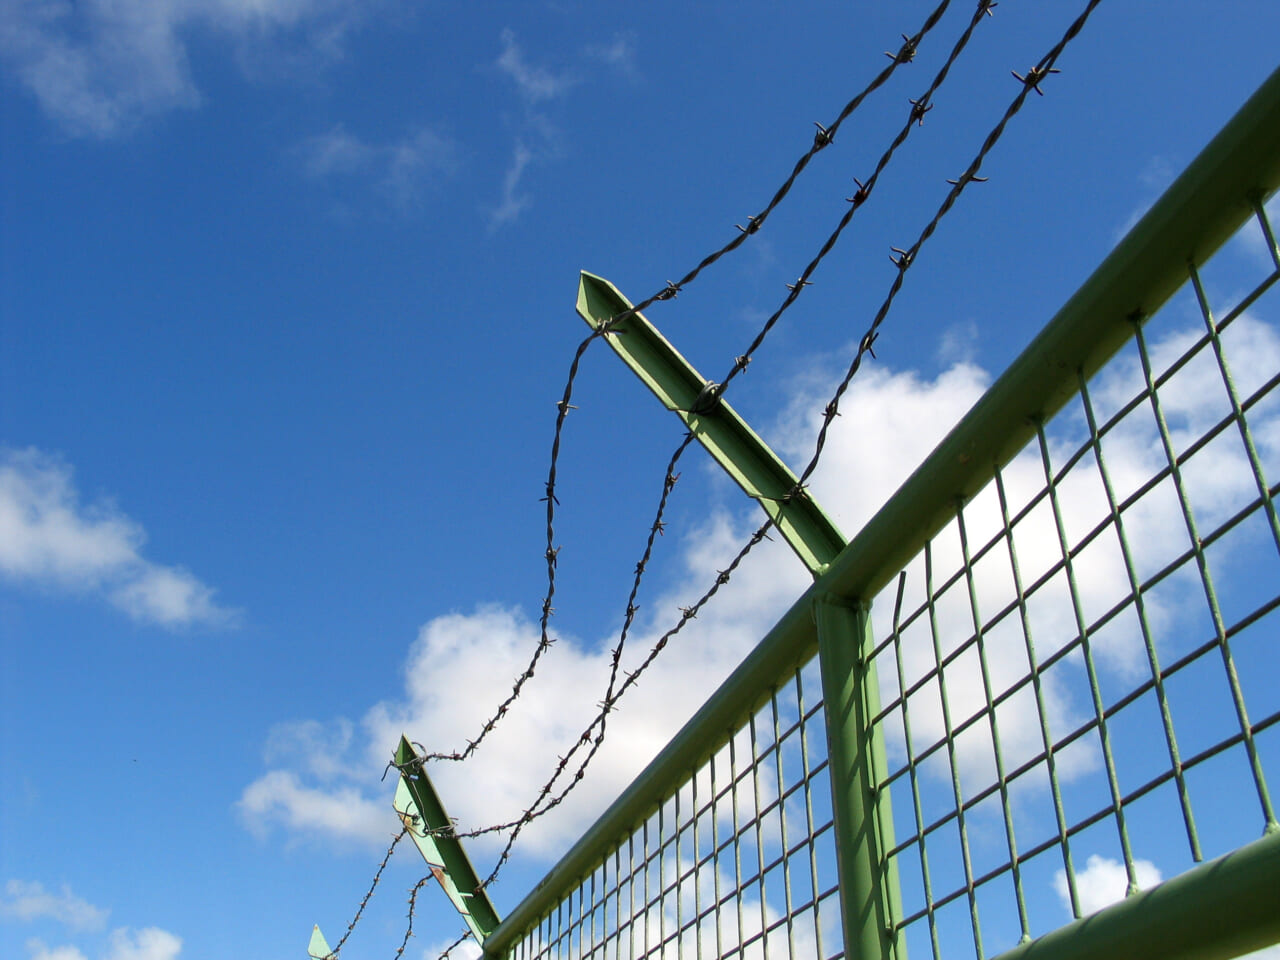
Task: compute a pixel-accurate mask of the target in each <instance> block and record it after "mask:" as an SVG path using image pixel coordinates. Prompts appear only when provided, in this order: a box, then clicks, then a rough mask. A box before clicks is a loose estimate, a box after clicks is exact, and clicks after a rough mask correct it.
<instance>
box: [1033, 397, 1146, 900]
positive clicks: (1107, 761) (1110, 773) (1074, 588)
mask: <svg viewBox="0 0 1280 960" xmlns="http://www.w3.org/2000/svg"><path fill="white" fill-rule="evenodd" d="M1036 436H1037V437H1038V438H1039V440H1040V461H1041V463H1042V464H1043V465H1044V478H1045V483H1046V485H1047V489H1048V492H1049V506H1050V508H1051V509H1052V510H1053V523H1054V527H1055V528H1056V530H1057V533H1058V547H1059V549H1060V550H1061V551H1062V563H1063V569H1064V571H1065V572H1066V575H1067V589H1068V590H1069V591H1070V594H1071V608H1072V611H1073V612H1074V613H1075V618H1076V630H1077V631H1079V636H1080V649H1081V651H1082V652H1083V654H1084V664H1085V671H1086V673H1087V674H1088V678H1089V693H1090V696H1091V697H1092V698H1093V712H1094V717H1095V719H1096V721H1097V724H1098V739H1099V740H1100V741H1101V742H1102V760H1103V765H1104V766H1105V768H1106V771H1107V786H1108V788H1109V789H1110V791H1111V810H1112V813H1113V814H1114V816H1115V820H1116V831H1117V832H1118V833H1119V835H1120V850H1121V853H1122V854H1123V855H1124V868H1125V872H1126V873H1127V874H1128V877H1129V885H1128V889H1127V891H1126V896H1127V895H1128V894H1132V893H1136V892H1137V891H1138V874H1137V868H1136V867H1135V866H1134V862H1133V849H1132V847H1131V846H1130V843H1129V829H1128V827H1127V825H1126V824H1125V817H1124V804H1123V802H1122V800H1121V796H1120V780H1119V777H1118V776H1117V775H1116V760H1115V755H1114V754H1113V753H1112V750H1111V735H1110V733H1109V731H1108V730H1107V716H1106V709H1105V707H1104V706H1103V703H1102V688H1101V686H1100V685H1099V683H1098V668H1097V665H1096V664H1095V663H1094V661H1093V645H1092V643H1090V641H1089V628H1088V626H1086V624H1085V616H1084V603H1083V602H1082V601H1081V599H1080V590H1079V587H1078V585H1077V584H1076V574H1075V564H1074V562H1073V561H1072V559H1071V546H1070V544H1069V543H1068V542H1067V527H1066V523H1065V522H1064V521H1063V519H1062V505H1061V504H1060V503H1059V502H1058V485H1057V481H1055V480H1054V477H1053V466H1052V464H1051V463H1050V461H1049V439H1048V437H1046V436H1045V432H1044V422H1043V421H1042V420H1039V419H1037V420H1036Z"/></svg>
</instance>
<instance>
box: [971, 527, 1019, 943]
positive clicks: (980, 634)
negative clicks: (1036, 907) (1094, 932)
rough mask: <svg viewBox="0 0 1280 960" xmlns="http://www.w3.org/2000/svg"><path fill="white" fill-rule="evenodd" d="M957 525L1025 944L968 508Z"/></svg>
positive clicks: (1010, 815) (1010, 813)
mask: <svg viewBox="0 0 1280 960" xmlns="http://www.w3.org/2000/svg"><path fill="white" fill-rule="evenodd" d="M956 524H957V526H958V528H959V532H960V555H961V557H962V558H963V559H964V579H965V585H966V586H967V588H968V591H969V612H970V615H971V616H972V618H973V631H974V637H975V639H976V640H977V647H978V666H979V668H980V670H981V672H982V692H983V695H984V696H985V697H986V700H987V724H988V726H989V727H990V728H991V748H992V752H993V753H994V754H995V759H996V783H997V785H998V786H999V788H1000V808H1001V810H1002V812H1003V814H1004V831H1005V839H1006V841H1007V842H1008V845H1009V869H1010V870H1011V871H1012V873H1013V892H1014V899H1015V900H1016V901H1017V904H1018V923H1019V924H1020V925H1021V927H1022V936H1021V941H1022V942H1024V943H1025V942H1026V941H1029V940H1030V939H1031V925H1030V923H1029V922H1028V921H1027V900H1026V896H1025V895H1024V893H1023V890H1022V868H1021V867H1020V866H1019V865H1018V841H1017V838H1016V837H1015V835H1014V829H1013V809H1012V807H1011V806H1010V805H1009V784H1008V781H1007V780H1006V779H1005V774H1004V754H1003V753H1002V751H1001V749H1000V724H999V723H998V722H997V721H996V708H995V691H994V690H993V689H992V688H991V670H990V667H989V666H988V664H987V646H986V638H985V634H984V631H983V628H982V614H981V612H980V611H979V610H978V585H977V583H976V581H975V579H974V576H973V559H972V557H971V555H970V553H969V537H968V532H967V530H966V527H965V522H964V507H963V505H962V504H961V503H959V502H957V504H956Z"/></svg>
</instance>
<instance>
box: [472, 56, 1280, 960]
mask: <svg viewBox="0 0 1280 960" xmlns="http://www.w3.org/2000/svg"><path fill="white" fill-rule="evenodd" d="M1277 186H1280V71H1277V72H1276V73H1275V74H1273V75H1272V76H1271V77H1270V78H1269V79H1268V80H1267V82H1266V83H1265V84H1264V85H1263V86H1262V88H1260V89H1259V91H1258V92H1257V93H1256V94H1255V95H1254V96H1253V97H1252V98H1251V99H1250V100H1249V102H1248V103H1247V104H1246V105H1245V106H1244V107H1243V108H1242V109H1241V110H1240V112H1239V113H1238V114H1237V115H1236V116H1235V117H1234V118H1233V119H1232V120H1231V122H1230V123H1229V124H1228V125H1227V126H1226V127H1225V128H1224V129H1223V131H1222V132H1221V133H1220V134H1219V135H1218V136H1217V137H1216V138H1215V139H1214V141H1213V142H1212V143H1211V144H1210V145H1209V146H1208V147H1207V148H1206V149H1205V150H1204V152H1203V153H1202V154H1201V155H1200V157H1198V158H1197V159H1196V160H1195V162H1194V163H1192V164H1191V165H1190V166H1189V167H1188V168H1187V170H1186V171H1185V172H1184V173H1183V174H1182V176H1181V177H1179V178H1178V180H1177V181H1176V182H1175V183H1174V184H1173V186H1172V187H1170V189H1169V190H1168V191H1167V192H1166V193H1165V195H1164V196H1163V197H1162V198H1161V199H1160V200H1159V201H1158V202H1157V203H1156V204H1155V205H1154V206H1153V207H1152V208H1151V210H1150V211H1149V212H1148V213H1147V214H1146V216H1144V217H1143V218H1142V220H1141V221H1140V222H1139V223H1138V224H1137V225H1136V226H1135V227H1134V228H1133V229H1132V230H1131V231H1130V232H1129V234H1128V235H1127V236H1126V237H1125V239H1124V240H1123V241H1121V243H1120V244H1119V245H1118V246H1117V247H1116V249H1115V250H1114V251H1113V252H1112V254H1111V255H1110V256H1109V257H1108V258H1107V259H1106V260H1105V261H1104V262H1103V263H1102V265H1101V266H1100V267H1099V268H1098V269H1097V270H1096V271H1095V273H1094V274H1093V276H1092V277H1090V279H1089V280H1088V281H1087V282H1086V283H1085V284H1084V285H1083V286H1082V287H1081V288H1080V290H1079V291H1078V292H1077V293H1076V294H1075V295H1074V296H1073V297H1072V298H1071V299H1070V300H1069V301H1068V303H1067V304H1066V305H1065V306H1064V307H1063V308H1062V309H1061V310H1060V311H1059V312H1058V314H1057V315H1056V316H1055V317H1054V318H1053V319H1052V320H1051V321H1050V323H1049V324H1048V325H1047V326H1046V327H1045V328H1044V330H1043V331H1042V332H1041V333H1040V334H1039V336H1037V337H1036V339H1035V340H1034V341H1033V343H1032V344H1031V345H1030V346H1029V347H1028V348H1027V350H1026V351H1025V352H1024V353H1023V354H1022V356H1021V357H1019V359H1018V360H1017V361H1016V362H1015V363H1014V364H1013V365H1012V366H1011V367H1010V368H1009V369H1008V370H1007V371H1006V372H1005V373H1004V375H1003V376H1001V377H1000V379H999V380H998V381H997V382H996V383H995V384H994V385H993V386H992V388H991V389H990V390H989V391H988V393H987V394H986V396H984V397H983V399H982V400H981V401H980V402H979V403H978V404H977V405H976V406H975V407H974V409H973V410H972V411H971V412H970V413H969V414H968V415H967V416H966V417H965V418H964V420H963V421H962V422H961V423H960V424H959V426H957V427H956V429H955V430H953V431H952V432H951V434H949V435H948V437H947V438H946V439H945V440H944V441H943V442H942V443H941V444H940V445H939V447H938V448H937V449H936V450H935V451H934V452H933V453H932V454H931V455H930V457H929V458H928V459H927V460H926V461H925V463H924V464H922V465H921V466H920V468H919V469H918V470H917V471H916V472H915V473H914V474H913V475H912V476H911V477H910V478H909V479H908V480H907V481H906V483H904V484H903V486H902V487H901V488H900V489H899V490H898V492H897V493H896V494H895V495H894V497H893V498H892V499H891V500H890V501H889V502H888V503H887V504H886V505H885V507H884V508H883V509H882V510H880V511H879V513H877V515H876V516H875V517H874V518H873V519H872V520H871V521H870V522H869V523H868V524H867V525H866V527H864V528H863V530H862V531H860V532H859V533H858V535H857V536H856V537H855V538H854V540H853V541H852V542H851V543H850V544H849V545H848V546H847V547H845V549H844V550H843V551H842V552H841V553H840V554H839V556H838V557H837V559H836V560H835V562H834V563H832V564H831V567H830V569H829V570H828V571H827V572H826V573H825V574H823V575H822V576H821V577H820V578H819V579H818V581H817V582H816V583H815V584H814V585H813V587H812V588H811V589H810V590H808V591H807V592H806V593H805V594H804V595H803V596H802V597H801V598H800V599H799V600H797V602H796V603H795V604H794V605H793V606H792V608H791V609H790V610H789V611H788V612H787V613H786V614H785V615H784V616H783V617H782V619H781V620H780V621H779V622H778V623H777V624H776V625H775V626H774V628H773V629H772V630H771V631H770V632H769V633H768V634H767V635H766V636H765V637H764V639H763V640H762V641H761V643H760V644H759V645H758V646H757V648H756V649H755V651H754V652H753V653H752V654H751V655H750V656H749V657H748V658H747V659H746V660H745V661H744V662H743V663H742V665H741V666H740V667H739V668H738V669H737V670H736V671H735V672H734V673H733V675H732V676H731V677H730V678H729V679H728V680H727V681H726V682H725V683H724V684H723V685H722V686H721V688H720V689H719V690H718V691H717V692H716V693H715V694H714V695H713V696H712V697H711V698H710V699H709V700H708V702H707V703H706V704H705V705H704V706H703V707H702V709H701V710H699V711H698V713H697V714H696V715H695V716H694V717H693V719H692V720H691V721H690V722H689V723H688V724H687V725H686V726H685V727H684V728H683V729H682V730H681V731H680V733H679V734H677V735H676V737H675V738H674V739H673V740H672V741H671V743H670V744H669V745H668V746H667V747H666V749H665V750H664V751H663V752H662V753H661V754H660V755H659V756H658V757H657V758H656V759H655V760H654V761H653V762H652V763H651V764H650V765H649V766H648V767H647V768H646V769H645V771H644V772H643V773H642V774H641V775H640V776H639V777H638V778H637V779H636V781H635V782H634V783H633V784H632V785H631V787H630V788H628V789H627V790H626V791H625V792H624V793H623V794H622V796H620V797H619V798H618V799H617V800H616V801H615V802H614V803H613V805H612V806H611V807H610V808H609V809H608V810H607V811H606V812H605V813H604V814H603V815H602V816H601V818H600V819H599V820H598V821H597V822H596V823H595V824H594V825H593V826H592V827H591V828H590V829H589V830H588V831H587V832H586V834H585V835H584V836H583V837H582V839H581V840H580V841H579V842H578V843H577V844H576V845H575V846H574V847H573V848H572V849H571V850H570V851H569V852H568V854H567V855H566V856H565V857H564V858H563V859H562V860H561V861H560V862H559V863H558V864H557V865H556V866H555V867H554V868H553V869H552V870H551V872H550V873H549V874H548V876H547V877H546V878H545V879H544V880H543V881H542V882H541V883H540V884H539V885H538V886H537V887H536V888H535V889H534V890H533V891H532V892H531V893H530V894H529V895H528V896H527V897H526V898H525V900H524V901H523V902H522V903H520V904H519V905H518V906H517V907H516V908H515V909H514V910H513V911H511V913H510V914H509V915H508V916H507V917H506V919H505V920H504V921H503V922H502V923H501V924H500V925H499V926H498V928H497V929H496V930H495V931H494V932H493V933H492V934H491V935H490V936H489V938H488V939H487V940H486V941H485V944H484V952H485V955H486V956H490V957H513V958H535V957H557V958H587V957H599V958H638V957H664V958H666V957H690V958H694V957H698V958H702V957H707V958H711V957H762V958H763V957H777V958H782V957H804V958H810V957H824V958H831V957H838V956H845V955H847V956H850V957H857V958H860V960H885V958H889V957H905V956H906V955H907V954H908V953H911V954H913V955H914V956H916V957H921V956H926V955H930V956H933V957H935V958H942V957H946V958H948V960H951V958H967V957H976V958H979V960H985V958H986V957H993V956H1000V957H1002V958H1009V960H1013V958H1015V957H1016V958H1019V960H1022V958H1037V960H1046V958H1054V960H1065V958H1069V957H1085V956H1089V957H1098V956H1112V957H1125V958H1145V957H1151V958H1155V957H1161V958H1176V957H1224V958H1225V957H1231V956H1237V955H1239V954H1241V953H1244V952H1248V951H1250V950H1255V949H1258V948H1261V947H1265V946H1267V945H1269V944H1273V943H1277V942H1280V909H1278V907H1280V826H1278V825H1277V821H1276V815H1275V807H1274V804H1273V801H1272V798H1271V796H1270V793H1269V789H1268V782H1267V777H1266V772H1267V770H1268V768H1269V769H1271V770H1272V771H1274V770H1275V769H1276V768H1277V765H1278V764H1280V690H1277V688H1276V687H1275V685H1274V683H1273V678H1274V675H1275V668H1276V667H1277V665H1280V641H1277V639H1276V632H1277V628H1278V627H1280V614H1277V608H1280V519H1278V518H1277V508H1276V505H1275V503H1274V498H1275V497H1276V496H1277V495H1278V492H1280V485H1277V484H1276V483H1275V481H1276V479H1278V478H1280V390H1277V389H1276V388H1277V386H1278V385H1280V316H1277V312H1278V311H1277V310H1276V307H1277V306H1278V305H1280V296H1278V295H1277V294H1276V293H1275V292H1274V290H1273V288H1274V287H1275V285H1276V282H1277V280H1280V248H1277V244H1276V237H1275V231H1274V230H1273V228H1272V225H1271V222H1270V220H1269V219H1268V216H1267V211H1266V208H1265V207H1264V200H1265V199H1266V198H1267V197H1268V196H1269V195H1270V194H1271V193H1272V192H1273V191H1274V190H1275V189H1276V188H1277ZM1242 225H1244V226H1246V228H1247V229H1250V230H1252V231H1253V234H1252V236H1253V239H1252V240H1249V241H1243V242H1244V243H1245V244H1246V247H1245V248H1244V256H1243V259H1244V260H1247V261H1250V262H1253V263H1255V264H1258V265H1260V266H1258V267H1257V269H1256V270H1255V271H1254V274H1255V275H1252V276H1250V278H1249V279H1248V280H1247V281H1241V280H1239V278H1238V277H1237V276H1236V275H1235V274H1234V273H1233V274H1232V277H1231V280H1230V282H1228V283H1216V282H1214V281H1213V280H1212V279H1211V277H1212V270H1213V267H1214V264H1216V263H1217V260H1214V262H1213V263H1210V259H1211V257H1212V256H1213V255H1214V254H1215V252H1216V251H1218V250H1219V249H1220V248H1222V247H1223V246H1224V244H1226V243H1227V241H1228V240H1229V239H1231V237H1232V236H1233V235H1234V234H1235V233H1236V232H1237V231H1238V230H1240V228H1241V227H1242ZM1229 252H1230V251H1227V253H1229ZM1223 255H1224V256H1225V255H1226V253H1224V254H1223ZM1206 265H1207V266H1206ZM1206 277H1209V278H1210V279H1206ZM1220 287H1226V288H1228V289H1226V290H1225V291H1224V290H1222V289H1219V288H1220ZM1241 291H1243V292H1241ZM1224 292H1225V294H1227V295H1225V296H1224V295H1223V294H1224ZM1268 310H1270V311H1271V313H1272V316H1273V317H1275V318H1276V322H1275V323H1274V324H1268V323H1267V322H1266V319H1265V317H1266V314H1267V311H1268ZM820 648H821V656H817V654H819V651H820ZM877 674H878V681H877V680H874V679H873V678H875V677H876V676H877ZM1268 677H1270V678H1272V681H1268ZM832 731H834V732H835V733H836V734H837V735H836V736H835V737H829V732H832ZM829 743H838V744H840V749H839V750H833V751H831V753H832V755H829V752H828V744H829ZM1160 881H1163V882H1160ZM1116 900H1118V902H1112V901H1116ZM1108 904H1109V905H1108Z"/></svg>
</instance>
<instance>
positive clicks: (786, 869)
mask: <svg viewBox="0 0 1280 960" xmlns="http://www.w3.org/2000/svg"><path fill="white" fill-rule="evenodd" d="M769 702H770V704H771V705H772V710H773V755H774V766H775V768H776V770H777V774H778V778H777V779H778V832H779V833H781V834H782V897H783V903H784V905H785V908H786V911H787V912H786V918H787V956H788V957H794V956H795V953H796V936H795V915H794V911H793V910H792V906H793V904H792V901H791V857H790V854H789V853H788V852H787V851H788V850H789V849H790V846H791V844H790V843H789V841H788V839H787V803H786V800H785V799H783V798H784V796H785V794H786V790H787V788H786V783H785V777H784V776H783V770H782V726H781V724H780V723H779V722H778V691H777V690H774V691H773V693H772V694H770V696H769Z"/></svg>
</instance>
